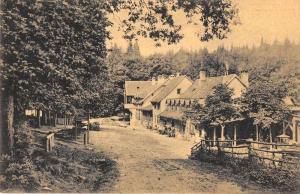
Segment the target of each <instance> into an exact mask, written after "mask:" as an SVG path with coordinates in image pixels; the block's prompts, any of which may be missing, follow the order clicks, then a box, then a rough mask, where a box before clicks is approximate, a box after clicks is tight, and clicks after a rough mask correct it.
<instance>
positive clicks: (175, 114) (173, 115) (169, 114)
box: [159, 110, 184, 121]
mask: <svg viewBox="0 0 300 194" xmlns="http://www.w3.org/2000/svg"><path fill="white" fill-rule="evenodd" d="M159 116H160V117H164V118H169V119H174V120H179V121H181V120H182V118H183V116H184V112H182V111H178V110H176V111H170V110H166V111H163V112H162V113H160V114H159Z"/></svg>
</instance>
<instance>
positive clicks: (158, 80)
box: [157, 75, 165, 85]
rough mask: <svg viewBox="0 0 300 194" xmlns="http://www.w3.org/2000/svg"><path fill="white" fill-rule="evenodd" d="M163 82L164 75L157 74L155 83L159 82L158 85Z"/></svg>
mask: <svg viewBox="0 0 300 194" xmlns="http://www.w3.org/2000/svg"><path fill="white" fill-rule="evenodd" d="M164 82H165V77H164V76H163V75H159V76H158V77H157V83H158V84H159V85H161V84H163V83H164Z"/></svg>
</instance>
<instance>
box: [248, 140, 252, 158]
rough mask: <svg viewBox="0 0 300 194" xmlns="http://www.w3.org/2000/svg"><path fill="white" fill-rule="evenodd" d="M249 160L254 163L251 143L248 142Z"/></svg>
mask: <svg viewBox="0 0 300 194" xmlns="http://www.w3.org/2000/svg"><path fill="white" fill-rule="evenodd" d="M248 144H249V145H248V160H249V161H250V162H251V161H252V153H251V152H252V151H251V142H248Z"/></svg>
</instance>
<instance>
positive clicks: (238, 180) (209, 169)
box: [153, 159, 278, 193]
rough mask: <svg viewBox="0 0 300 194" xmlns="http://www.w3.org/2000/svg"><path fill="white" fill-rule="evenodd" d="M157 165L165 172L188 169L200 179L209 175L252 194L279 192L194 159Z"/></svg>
mask: <svg viewBox="0 0 300 194" xmlns="http://www.w3.org/2000/svg"><path fill="white" fill-rule="evenodd" d="M153 162H154V163H155V165H157V166H159V167H161V168H164V169H165V170H167V171H169V170H181V169H186V170H190V171H193V172H195V173H197V174H198V175H199V176H200V177H201V175H203V176H205V175H208V174H211V175H214V176H216V177H217V178H218V179H219V180H220V181H227V182H230V183H232V184H235V185H237V186H239V187H240V188H241V191H243V192H246V191H247V192H248V191H251V193H252V192H253V193H266V192H267V193H274V192H278V191H276V190H273V189H271V188H267V187H264V186H263V185H259V184H257V183H255V182H254V181H251V180H249V179H248V178H247V177H246V176H242V175H239V174H236V173H233V172H232V169H230V168H227V167H224V166H221V165H216V164H212V163H208V162H202V161H198V160H192V159H163V160H159V161H156V160H154V161H153Z"/></svg>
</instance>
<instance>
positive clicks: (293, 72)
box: [106, 39, 300, 112]
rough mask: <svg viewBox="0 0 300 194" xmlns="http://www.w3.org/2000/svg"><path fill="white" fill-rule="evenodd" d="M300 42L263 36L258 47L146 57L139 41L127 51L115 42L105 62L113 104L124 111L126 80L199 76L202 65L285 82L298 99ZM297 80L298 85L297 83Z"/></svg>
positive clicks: (214, 73)
mask: <svg viewBox="0 0 300 194" xmlns="http://www.w3.org/2000/svg"><path fill="white" fill-rule="evenodd" d="M298 53H300V44H296V43H293V42H291V41H290V40H288V39H286V40H285V41H283V42H278V41H274V42H273V43H272V44H268V43H266V42H265V41H264V40H263V39H261V42H260V44H259V46H257V47H251V48H249V47H248V46H243V47H234V46H232V47H231V48H230V49H227V48H224V47H223V46H219V47H218V48H217V49H216V50H214V51H212V52H209V51H208V49H207V48H202V49H198V50H197V51H193V52H189V51H185V50H183V49H180V50H179V51H178V52H172V51H170V52H168V53H167V54H153V55H150V56H148V57H143V56H141V54H140V49H139V45H138V42H137V41H136V42H129V44H128V48H127V50H126V51H123V50H122V49H121V48H120V47H118V46H117V45H114V46H113V47H112V48H111V49H110V51H109V54H108V56H107V59H106V62H107V65H108V72H109V76H110V78H111V82H112V83H113V86H114V87H115V90H114V91H117V92H116V94H115V95H117V96H116V97H115V98H118V99H119V101H118V102H117V103H116V104H115V105H112V106H114V107H115V108H114V109H115V111H116V112H120V111H121V110H122V106H123V105H122V103H120V102H122V100H123V85H124V82H125V80H148V79H151V78H152V77H155V76H157V75H160V74H164V75H171V74H176V73H177V72H179V73H181V74H184V75H187V76H188V77H190V78H191V79H193V80H195V79H197V78H198V73H199V70H200V67H201V64H202V65H203V66H204V67H205V69H206V71H207V73H208V75H209V76H218V75H224V72H225V69H226V67H227V68H228V71H229V73H237V74H239V73H240V72H241V71H247V72H249V74H250V82H251V81H253V80H257V79H260V80H261V79H262V80H263V79H271V80H274V81H280V82H284V83H286V85H287V87H288V89H289V92H288V93H289V95H294V96H296V97H297V98H299V96H297V94H299V92H297V91H299V88H297V87H299V75H300V70H299V68H297V67H299V66H300V56H299V54H298ZM297 83H298V84H297Z"/></svg>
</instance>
